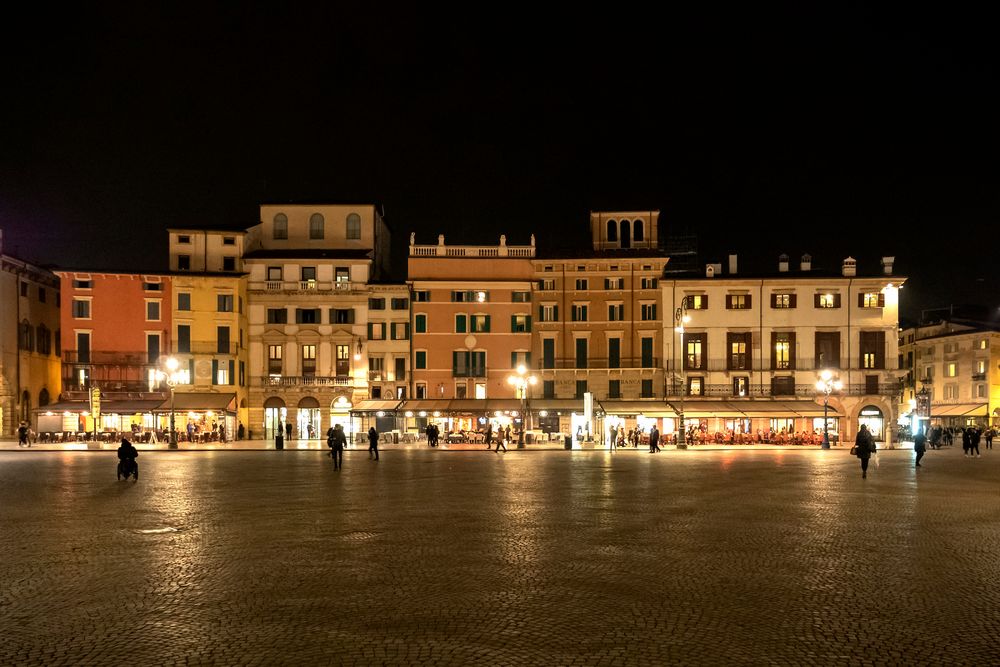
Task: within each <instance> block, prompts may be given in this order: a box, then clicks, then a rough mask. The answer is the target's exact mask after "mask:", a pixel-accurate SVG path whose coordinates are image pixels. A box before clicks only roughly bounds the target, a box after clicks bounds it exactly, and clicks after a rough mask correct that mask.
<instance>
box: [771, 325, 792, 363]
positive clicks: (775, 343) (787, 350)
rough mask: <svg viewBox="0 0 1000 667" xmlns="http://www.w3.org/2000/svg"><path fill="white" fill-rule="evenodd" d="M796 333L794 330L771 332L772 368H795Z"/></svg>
mask: <svg viewBox="0 0 1000 667" xmlns="http://www.w3.org/2000/svg"><path fill="white" fill-rule="evenodd" d="M794 339H795V334H794V333H793V332H777V331H776V332H772V333H771V354H772V357H771V370H782V371H783V370H791V369H793V368H795V366H794V364H793V359H792V348H793V347H794Z"/></svg>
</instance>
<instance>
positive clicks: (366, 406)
mask: <svg viewBox="0 0 1000 667" xmlns="http://www.w3.org/2000/svg"><path fill="white" fill-rule="evenodd" d="M400 403H401V401H399V400H398V399H393V400H391V401H384V400H379V399H368V400H364V401H358V403H357V405H355V406H354V407H352V408H351V412H395V411H396V409H397V408H399V405H400Z"/></svg>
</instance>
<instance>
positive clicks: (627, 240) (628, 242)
mask: <svg viewBox="0 0 1000 667" xmlns="http://www.w3.org/2000/svg"><path fill="white" fill-rule="evenodd" d="M628 227H629V225H628V220H622V221H621V224H620V225H619V228H620V229H621V243H620V247H622V248H631V247H632V235H631V234H629V229H628Z"/></svg>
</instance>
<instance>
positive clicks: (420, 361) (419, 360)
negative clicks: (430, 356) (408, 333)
mask: <svg viewBox="0 0 1000 667" xmlns="http://www.w3.org/2000/svg"><path fill="white" fill-rule="evenodd" d="M413 363H414V364H416V368H417V370H426V368H427V351H426V350H417V351H416V352H415V353H414V355H413Z"/></svg>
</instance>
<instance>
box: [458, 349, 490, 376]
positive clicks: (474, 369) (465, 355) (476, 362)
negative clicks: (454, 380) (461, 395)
mask: <svg viewBox="0 0 1000 667" xmlns="http://www.w3.org/2000/svg"><path fill="white" fill-rule="evenodd" d="M451 354H452V375H453V376H454V377H486V352H469V351H467V350H456V351H454V352H452V353H451Z"/></svg>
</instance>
